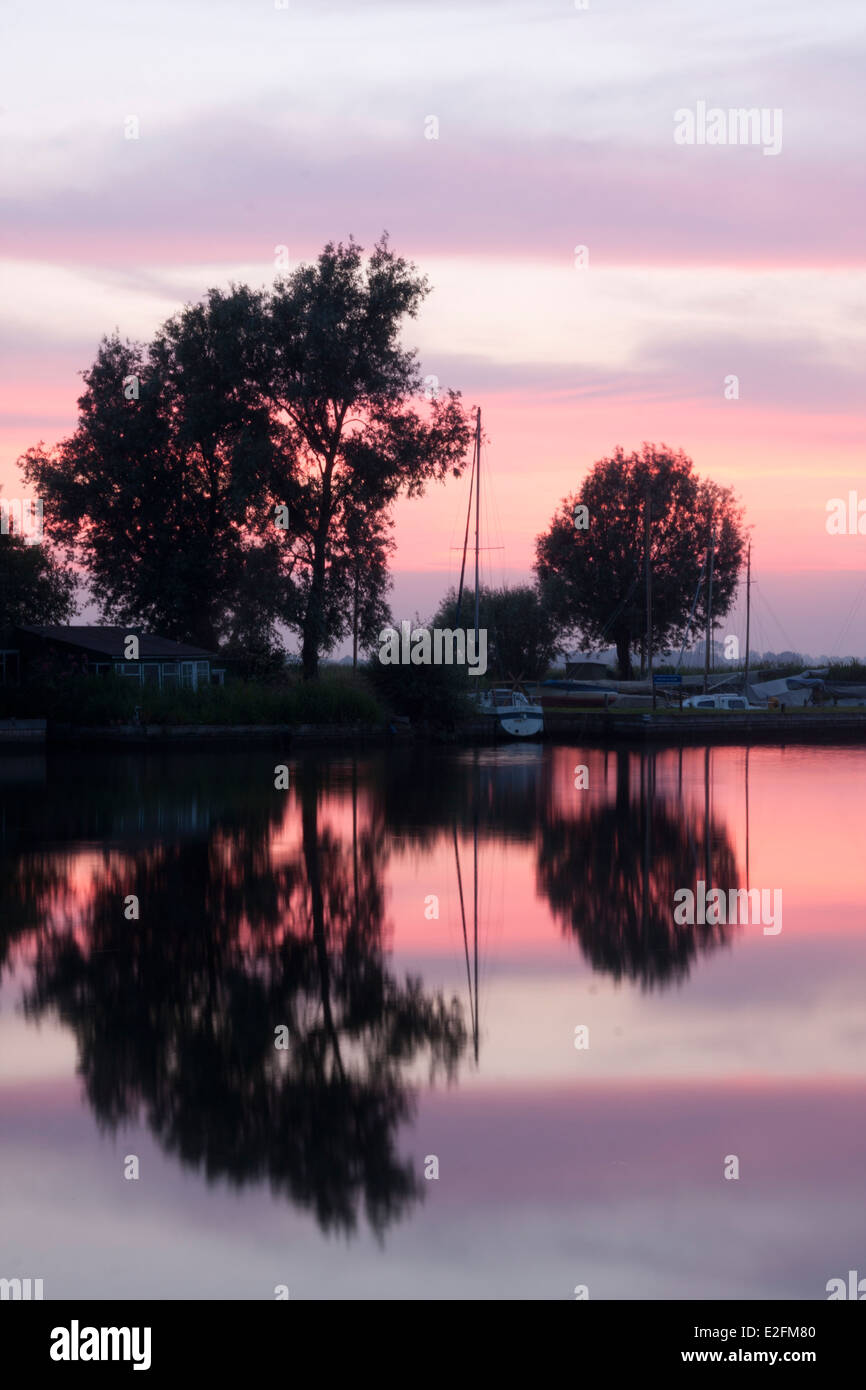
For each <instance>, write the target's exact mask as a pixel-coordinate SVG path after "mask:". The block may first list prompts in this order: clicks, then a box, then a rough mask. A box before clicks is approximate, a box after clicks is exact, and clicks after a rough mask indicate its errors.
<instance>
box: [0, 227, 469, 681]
mask: <svg viewBox="0 0 866 1390" xmlns="http://www.w3.org/2000/svg"><path fill="white" fill-rule="evenodd" d="M428 288H429V287H428V285H427V282H426V280H425V279H424V278H423V277H422V276H420V275H418V273H417V271H416V269H415V267H414V266H413V265H411V264H410V263H409V262H407V261H405V260H403V259H401V258H400V257H398V256H396V255H395V254H394V253H393V252H392V251H391V249H390V247H389V245H388V241H387V237H383V238H382V239H381V240H380V241H379V242H378V243H377V245H376V246H375V248H374V250H373V252H372V253H371V255H370V256H369V258H368V259H367V261H366V263H365V262H364V260H363V255H362V249H361V248H360V247H359V246H358V245H356V243H355V242H354V241H350V242H349V244H348V246H344V245H342V244H339V245H334V244H332V243H329V244H328V245H327V246H326V247H325V249H324V250H323V251H322V253H321V255H320V256H319V258H318V260H317V261H316V262H315V263H314V264H312V265H303V266H301V267H299V269H298V270H296V271H295V272H294V273H293V274H292V275H291V276H289V277H286V278H285V279H282V280H280V281H278V283H277V284H276V286H275V287H274V289H273V290H272V291H270V292H266V291H253V290H250V289H249V288H247V287H245V286H240V287H233V288H232V289H231V290H230V291H229V292H223V291H220V290H211V291H210V292H209V294H208V296H207V298H206V300H205V302H204V303H202V304H198V305H192V306H189V307H187V308H186V309H185V310H183V311H182V312H181V313H180V314H178V315H176V316H175V317H174V318H173V319H171V320H169V322H168V323H167V324H166V325H165V326H164V327H163V328H162V329H161V330H160V332H159V333H158V334H157V336H156V338H155V339H154V341H153V342H152V343H151V344H150V346H149V348H147V349H145V348H144V347H142V346H140V345H137V344H130V343H124V342H121V340H120V338H119V337H118V336H116V335H115V336H114V337H111V338H107V339H105V340H104V341H103V342H102V344H101V345H100V348H99V352H98V354H97V359H96V362H95V363H94V365H93V366H92V367H91V368H90V369H89V371H87V372H85V374H84V380H85V385H86V388H87V389H86V391H85V393H84V395H83V396H82V397H81V399H80V401H79V411H80V419H79V424H78V428H77V430H76V432H75V434H74V435H73V436H72V438H70V439H67V440H65V441H64V442H63V443H62V444H61V445H59V446H58V447H57V448H55V449H52V450H46V449H45V448H44V446H42V445H39V446H38V447H37V448H35V449H31V450H30V451H29V452H28V453H27V454H25V456H24V458H23V460H22V466H23V468H24V473H25V477H26V478H27V480H28V481H29V482H32V483H35V484H36V485H37V486H38V487H39V489H40V493H41V494H42V495H43V496H45V497H46V499H47V500H48V501H49V503H50V508H49V510H50V515H51V518H52V521H51V534H52V537H53V538H54V539H55V540H58V541H59V542H61V543H62V544H63V545H65V546H66V548H67V550H68V552H69V554H70V556H74V557H75V558H76V559H77V560H78V561H79V562H80V563H81V564H82V565H83V566H84V568H85V569H86V570H87V572H88V575H89V578H90V581H91V585H92V588H93V592H94V595H95V597H96V599H97V601H98V602H99V603H100V605H101V608H102V611H103V612H104V613H105V614H106V615H107V616H110V617H112V618H114V619H115V620H119V621H122V622H141V623H145V624H147V625H149V626H153V627H156V628H158V629H160V630H161V631H163V632H164V633H165V634H166V635H167V636H171V637H178V638H188V639H189V638H191V639H193V640H197V641H199V642H201V643H202V644H203V645H205V646H213V645H214V644H215V643H216V641H217V640H218V639H220V638H229V639H230V640H231V641H232V642H233V643H235V644H237V643H241V644H243V642H244V641H246V642H247V643H248V644H250V645H252V646H253V647H255V648H257V649H258V648H261V647H262V645H263V643H264V644H266V643H267V641H268V640H270V638H271V636H272V635H273V631H274V624H275V622H276V621H277V619H280V620H281V621H282V622H283V623H285V624H286V625H288V626H289V627H294V628H295V629H296V630H297V631H298V632H299V634H300V637H301V644H302V661H303V672H304V675H305V676H306V677H313V676H315V675H316V674H317V672H318V663H319V658H320V656H321V655H322V654H323V653H324V652H327V651H329V650H330V649H331V648H332V647H333V646H334V645H335V644H336V643H337V642H339V641H340V640H342V639H343V638H344V637H346V636H348V635H349V634H350V633H352V632H353V630H356V631H357V633H358V639H359V641H363V640H365V639H367V638H369V635H370V633H371V632H372V631H373V628H374V626H375V624H376V623H377V622H378V621H379V620H380V619H381V618H382V616H383V614H384V613H385V612H386V609H385V594H386V592H387V588H388V574H387V557H388V553H389V550H390V541H389V538H388V529H389V513H390V507H391V504H392V503H393V502H394V501H395V499H396V498H397V497H398V495H400V494H405V495H408V496H418V495H420V494H421V493H422V492H423V491H424V488H425V486H426V485H427V483H428V482H430V481H432V480H434V479H443V478H445V477H446V476H447V475H448V474H449V473H453V474H454V475H455V476H459V474H460V472H461V471H462V468H463V466H464V458H465V454H466V449H467V445H468V442H469V436H470V427H469V423H468V419H467V416H466V414H465V412H464V410H463V407H462V406H461V404H460V399H459V394H458V393H456V392H453V391H444V392H442V393H441V394H440V393H436V394H435V396H434V399H433V400H431V401H428V402H426V403H425V404H424V405H423V407H422V406H421V395H422V377H421V373H420V368H419V367H418V363H417V360H416V354H415V353H414V352H413V351H411V350H409V349H407V348H405V347H404V346H403V345H402V343H401V340H400V334H401V331H402V329H403V326H404V321H405V320H406V319H407V318H413V317H414V316H415V315H416V314H417V312H418V308H419V306H420V304H421V302H422V301H423V299H424V297H425V295H426V294H427V293H428Z"/></svg>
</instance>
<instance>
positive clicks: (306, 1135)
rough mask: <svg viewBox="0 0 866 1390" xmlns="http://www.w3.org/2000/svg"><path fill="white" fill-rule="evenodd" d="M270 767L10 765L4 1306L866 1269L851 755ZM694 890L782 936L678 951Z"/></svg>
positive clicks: (855, 791) (2, 1054)
mask: <svg viewBox="0 0 866 1390" xmlns="http://www.w3.org/2000/svg"><path fill="white" fill-rule="evenodd" d="M282 761H285V758H284V755H283V754H281V753H279V752H277V751H275V750H272V749H269V748H267V747H264V748H263V747H258V746H256V747H253V748H250V749H249V750H248V751H246V752H244V753H242V754H238V753H226V754H217V753H213V752H208V753H191V752H186V753H173V754H171V755H165V756H159V755H155V754H154V755H150V754H148V755H144V754H134V755H128V756H124V755H121V756H116V755H114V754H112V755H111V756H107V755H106V756H104V755H90V754H87V755H85V754H81V755H72V754H69V755H63V756H49V757H47V758H43V757H41V756H39V755H34V756H28V757H23V758H18V757H14V758H10V757H6V758H4V759H3V760H2V761H0V836H2V841H0V843H2V858H3V865H2V868H3V873H2V879H0V884H2V887H0V1118H2V1127H0V1184H2V1185H0V1208H2V1211H0V1231H2V1236H0V1265H2V1268H0V1275H2V1276H4V1277H14V1276H19V1277H27V1276H30V1277H41V1278H43V1280H44V1285H45V1295H46V1297H48V1298H52V1297H53V1298H64V1297H86V1298H91V1297H93V1298H96V1297H120V1298H137V1297H166V1298H197V1297H203V1298H272V1297H273V1296H274V1289H275V1287H276V1286H277V1285H286V1286H287V1287H288V1289H289V1292H290V1296H291V1298H301V1299H303V1298H380V1297H397V1298H443V1297H444V1298H542V1299H569V1298H573V1297H574V1290H575V1287H576V1286H578V1285H586V1286H587V1287H588V1290H589V1296H590V1298H591V1299H596V1298H617V1299H628V1298H674V1299H676V1298H755V1299H761V1298H797V1299H810V1298H824V1297H826V1294H825V1285H826V1283H827V1281H828V1279H830V1278H833V1277H836V1276H843V1277H844V1276H845V1275H846V1274H847V1271H848V1270H849V1269H852V1268H857V1269H866V1263H864V1262H866V1239H864V1234H866V1233H864V1219H863V1211H864V1206H863V1200H862V1192H863V1173H864V1168H866V1126H864V1098H866V1086H864V1042H866V1015H864V1006H863V981H864V977H866V933H864V914H863V904H862V899H863V885H864V867H863V839H864V837H863V815H862V788H863V785H864V774H866V753H864V752H861V751H860V750H858V749H851V748H841V749H833V748H826V747H821V748H814V749H812V748H804V747H797V748H790V749H776V748H767V747H761V748H755V749H751V750H749V751H747V750H745V749H742V748H718V749H713V750H709V749H702V748H690V749H687V750H683V751H682V752H680V751H678V750H673V751H652V752H646V753H643V752H638V751H625V750H620V751H607V752H605V751H603V750H598V749H586V748H585V749H581V748H568V747H561V746H560V747H552V746H549V745H541V744H538V745H536V744H532V745H529V746H509V747H504V748H498V749H495V750H481V751H479V750H470V751H461V752H448V751H443V750H433V751H429V750H428V751H422V752H420V753H417V754H416V753H413V752H411V751H401V750H392V751H389V752H387V753H385V752H383V753H375V754H371V755H361V756H357V757H356V756H352V755H341V756H331V757H329V756H321V755H316V756H306V757H303V758H301V759H296V760H294V761H290V762H289V769H290V778H289V782H290V785H289V789H288V790H277V789H276V788H275V786H274V780H275V779H274V767H275V764H276V763H278V762H282ZM580 766H583V767H585V768H586V769H587V774H586V776H577V777H576V775H575V773H576V769H577V768H578V767H580ZM587 779H588V786H587V787H585V788H584V787H579V788H578V787H576V786H575V782H576V781H578V782H583V781H584V780H587ZM699 881H703V882H705V883H706V884H708V885H710V886H720V887H723V888H730V887H738V888H739V887H759V888H767V889H775V888H780V889H781V890H782V893H783V901H784V916H783V929H782V931H781V932H780V933H778V934H777V935H768V934H765V933H764V931H763V929H762V927H761V925H760V924H751V923H750V924H746V925H738V924H734V925H729V924H710V925H706V924H703V925H702V924H696V925H694V926H678V925H676V924H675V922H674V917H673V905H674V894H675V892H676V890H677V889H678V888H683V887H690V888H692V889H695V887H696V884H697V883H698V882H699ZM133 897H134V898H135V899H137V903H138V913H139V916H138V918H137V919H136V918H135V916H134V915H133V914H134V912H135V905H134V904H133V903H132V902H131V901H130V900H131V898H133ZM579 1029H586V1030H588V1032H587V1033H585V1034H582V1033H578V1035H577V1037H578V1040H580V1039H586V1038H588V1043H589V1045H588V1047H581V1048H578V1047H576V1046H575V1038H576V1030H579ZM278 1030H283V1031H282V1032H280V1031H278ZM277 1041H286V1042H287V1046H286V1047H285V1048H282V1047H277V1046H276V1045H275V1044H276V1042H277ZM131 1156H135V1157H136V1158H137V1159H138V1165H139V1174H140V1176H139V1177H138V1179H137V1180H127V1179H125V1178H124V1169H125V1168H127V1169H129V1164H128V1162H127V1160H128V1158H129V1157H131ZM732 1156H734V1157H736V1158H737V1160H738V1163H739V1174H740V1176H739V1178H738V1179H736V1180H729V1179H726V1178H725V1176H724V1173H725V1168H726V1166H727V1167H728V1168H730V1159H731V1157H732ZM433 1160H435V1162H434V1161H433ZM437 1165H438V1178H434V1177H432V1176H431V1177H428V1176H425V1174H431V1173H432V1172H433V1171H434V1170H435V1168H436V1167H437Z"/></svg>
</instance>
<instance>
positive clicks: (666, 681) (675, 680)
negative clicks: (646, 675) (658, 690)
mask: <svg viewBox="0 0 866 1390" xmlns="http://www.w3.org/2000/svg"><path fill="white" fill-rule="evenodd" d="M682 683H683V678H682V676H653V684H654V685H682Z"/></svg>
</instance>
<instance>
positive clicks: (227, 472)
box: [21, 287, 289, 647]
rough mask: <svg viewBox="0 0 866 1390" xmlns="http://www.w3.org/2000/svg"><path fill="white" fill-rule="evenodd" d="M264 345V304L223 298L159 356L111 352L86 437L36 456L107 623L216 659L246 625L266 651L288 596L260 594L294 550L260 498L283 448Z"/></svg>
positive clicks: (249, 296)
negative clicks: (208, 650) (220, 645)
mask: <svg viewBox="0 0 866 1390" xmlns="http://www.w3.org/2000/svg"><path fill="white" fill-rule="evenodd" d="M264 338H265V333H264V300H263V296H262V295H260V294H257V293H254V292H253V291H251V290H248V289H246V288H244V287H241V288H239V289H232V290H231V291H230V292H228V293H223V292H222V291H220V290H211V291H210V293H209V294H208V296H207V299H206V301H205V302H204V303H202V304H199V305H194V306H190V307H188V308H186V309H185V310H183V311H182V312H181V313H179V314H178V315H176V316H175V317H174V318H173V319H170V320H169V321H168V323H166V324H165V325H164V327H163V328H162V329H161V330H160V331H159V332H158V333H157V335H156V336H155V338H154V340H153V342H152V343H151V344H150V346H149V347H147V348H145V347H143V346H142V345H140V344H135V343H128V342H122V341H121V340H120V338H119V337H118V336H117V335H116V334H115V335H114V336H112V337H108V338H105V339H103V341H102V343H101V344H100V346H99V349H98V352H97V356H96V360H95V362H94V363H93V365H92V366H91V367H90V368H89V370H87V371H86V372H85V373H84V374H83V375H84V382H85V388H86V389H85V391H84V394H83V395H82V396H81V398H80V399H79V402H78V408H79V423H78V427H77V429H76V431H75V434H74V435H72V437H71V438H69V439H66V440H65V441H63V443H61V444H60V445H59V446H57V447H56V448H54V449H50V450H48V449H45V447H44V446H43V445H41V444H40V445H39V446H37V447H36V448H35V449H31V450H29V451H28V453H27V454H25V455H24V458H23V460H22V461H21V463H22V467H23V470H24V475H25V478H26V479H27V481H28V482H30V483H32V484H34V485H35V486H36V487H37V488H38V489H39V492H40V495H42V496H43V497H44V498H45V499H46V504H47V505H46V523H45V524H46V529H47V530H48V532H49V534H50V535H51V536H52V538H53V539H54V540H56V541H58V542H59V543H61V544H62V545H63V546H65V548H66V550H67V552H68V554H69V556H70V557H74V558H75V559H77V560H78V561H79V563H80V564H81V565H82V566H83V567H84V569H85V570H86V572H87V575H88V578H89V581H90V585H91V588H92V591H93V595H94V597H95V598H96V600H97V602H98V603H99V605H100V607H101V609H102V612H103V613H104V614H105V616H107V617H109V618H112V619H114V620H115V621H119V622H124V623H126V622H128V623H143V624H145V625H147V626H151V627H154V628H156V629H158V630H159V631H161V632H163V633H164V634H165V635H166V636H168V637H174V638H179V639H186V640H190V639H191V640H193V641H197V642H199V643H201V644H202V645H203V646H207V647H213V646H214V645H215V644H216V643H217V641H218V639H219V638H220V637H222V636H225V635H228V633H229V632H231V631H233V630H234V629H236V627H237V619H238V617H239V615H241V614H245V615H246V617H247V619H248V621H249V623H251V624H252V627H253V631H254V633H255V636H256V637H257V638H258V637H260V635H261V630H262V628H263V627H265V628H270V626H272V623H273V611H272V609H273V605H274V604H278V605H279V606H280V607H285V604H286V595H285V592H284V586H283V587H282V588H280V589H279V592H278V593H276V594H275V592H274V588H275V581H274V582H271V583H269V584H262V571H263V568H264V563H263V562H264V561H265V560H266V559H267V558H268V553H269V551H270V552H272V553H271V554H270V559H271V562H272V563H271V564H270V566H269V567H268V568H269V572H270V574H271V576H273V575H275V574H276V573H278V572H279V566H278V563H277V561H278V559H279V550H280V546H281V537H282V533H280V532H279V531H278V530H277V529H276V527H275V526H274V524H273V517H272V516H271V515H269V513H268V505H267V504H268V497H267V494H266V492H265V491H264V489H263V488H262V486H261V478H262V476H264V475H266V474H267V472H268V471H269V469H271V468H272V465H273V455H274V452H275V450H276V449H277V447H278V446H279V443H280V442H281V436H282V431H281V427H280V425H279V422H278V421H276V420H275V418H274V416H273V412H272V410H271V408H270V407H269V405H268V403H267V402H266V400H265V399H264V395H263V391H262V384H261V382H260V381H259V380H257V379H256V375H255V372H254V371H253V370H252V368H253V367H254V366H255V365H256V364H258V366H259V368H261V363H262V360H263V344H264ZM283 491H284V493H285V492H286V489H285V488H284V489H283ZM287 500H289V499H288V498H287ZM266 600H267V602H268V603H269V604H270V605H271V611H265V608H264V607H263V605H264V604H265V601H266Z"/></svg>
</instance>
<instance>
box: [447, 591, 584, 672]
mask: <svg viewBox="0 0 866 1390" xmlns="http://www.w3.org/2000/svg"><path fill="white" fill-rule="evenodd" d="M474 614H475V593H474V590H471V589H464V591H463V600H462V603H461V607H460V621H459V623H458V621H457V593H456V591H455V590H454V589H451V590H450V591H449V593H448V594H447V595H446V596H445V598H444V599H443V600H442V602H441V604H440V605H439V608H438V609H437V611H436V614H435V616H434V618H433V623H432V626H434V627H442V628H455V627H458V626H459V627H462V628H467V627H471V626H472V625H473V623H474ZM478 622H479V626H480V627H482V628H485V629H486V630H487V670H488V673H489V675H490V677H491V678H492V679H493V680H499V681H512V682H518V681H527V680H541V679H543V677H544V676H545V675H546V674H547V671H548V670H549V668H550V666H551V665H552V663H553V661H554V659H555V658H556V656H557V655H558V653H559V652H560V651H561V650H562V641H561V624H560V622H559V621H558V619H557V618H556V617H555V616H554V614H553V613H552V612H551V611H550V610H548V609H547V608H546V607H545V605H544V604H543V603H542V601H541V597H540V595H539V592H538V589H537V588H536V587H535V586H534V585H532V584H518V585H514V586H513V587H509V586H508V585H504V586H503V587H502V588H497V589H494V588H484V587H482V586H479V593H478Z"/></svg>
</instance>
